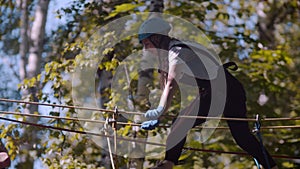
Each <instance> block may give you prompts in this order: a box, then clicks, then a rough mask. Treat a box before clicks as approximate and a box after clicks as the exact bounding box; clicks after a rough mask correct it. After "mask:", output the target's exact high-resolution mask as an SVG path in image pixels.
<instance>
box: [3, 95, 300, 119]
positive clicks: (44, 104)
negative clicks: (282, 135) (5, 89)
mask: <svg viewBox="0 0 300 169" xmlns="http://www.w3.org/2000/svg"><path fill="white" fill-rule="evenodd" d="M0 101H3V102H14V103H23V104H33V105H43V106H51V107H62V108H73V109H81V110H91V111H102V112H108V113H114V112H115V110H108V109H101V108H90V107H79V106H67V105H58V104H48V103H39V102H30V101H22V100H12V99H4V98H0ZM118 112H119V114H134V115H144V113H140V112H130V111H122V110H118ZM167 117H171V118H174V117H176V116H167ZM177 118H188V119H208V120H227V121H228V120H231V121H252V122H255V121H256V119H250V118H226V117H206V116H177ZM290 120H300V117H292V118H265V119H261V121H290Z"/></svg>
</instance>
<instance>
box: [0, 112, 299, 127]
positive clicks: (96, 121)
mask: <svg viewBox="0 0 300 169" xmlns="http://www.w3.org/2000/svg"><path fill="white" fill-rule="evenodd" d="M0 114H7V115H18V116H28V117H36V118H50V119H57V120H71V121H81V122H91V123H101V124H105V123H106V122H105V121H101V120H91V119H83V118H76V117H75V118H74V117H60V116H47V115H39V114H24V113H20V112H10V111H0ZM117 124H118V125H129V126H136V127H138V126H141V124H137V123H125V122H117ZM157 127H158V128H170V127H171V126H157ZM195 128H197V129H221V130H222V129H223V130H227V129H229V127H222V126H218V127H206V126H205V127H204V126H198V127H195ZM297 128H300V125H288V126H264V127H261V129H297Z"/></svg>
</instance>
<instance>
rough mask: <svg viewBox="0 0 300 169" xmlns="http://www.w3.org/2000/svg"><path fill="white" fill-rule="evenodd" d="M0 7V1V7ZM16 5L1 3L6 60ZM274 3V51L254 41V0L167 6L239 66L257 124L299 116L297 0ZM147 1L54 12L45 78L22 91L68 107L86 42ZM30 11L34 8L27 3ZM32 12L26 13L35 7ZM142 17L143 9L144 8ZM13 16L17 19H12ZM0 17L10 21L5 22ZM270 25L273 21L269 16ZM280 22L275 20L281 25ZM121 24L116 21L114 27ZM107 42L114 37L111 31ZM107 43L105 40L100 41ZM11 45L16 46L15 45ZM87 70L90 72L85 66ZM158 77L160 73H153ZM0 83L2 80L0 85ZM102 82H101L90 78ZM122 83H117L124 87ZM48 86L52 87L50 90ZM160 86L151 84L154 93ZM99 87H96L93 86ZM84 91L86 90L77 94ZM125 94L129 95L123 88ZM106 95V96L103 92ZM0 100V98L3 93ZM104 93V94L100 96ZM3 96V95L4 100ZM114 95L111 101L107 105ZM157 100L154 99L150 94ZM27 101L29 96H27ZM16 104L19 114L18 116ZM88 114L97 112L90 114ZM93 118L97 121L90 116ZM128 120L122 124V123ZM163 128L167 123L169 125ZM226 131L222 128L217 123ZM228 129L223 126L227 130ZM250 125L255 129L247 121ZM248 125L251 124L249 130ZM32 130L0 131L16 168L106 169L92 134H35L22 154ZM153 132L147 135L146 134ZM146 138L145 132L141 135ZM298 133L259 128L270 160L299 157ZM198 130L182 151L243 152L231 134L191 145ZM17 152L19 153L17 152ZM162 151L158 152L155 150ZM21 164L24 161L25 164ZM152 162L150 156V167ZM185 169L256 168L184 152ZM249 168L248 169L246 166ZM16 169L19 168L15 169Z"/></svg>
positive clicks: (121, 53)
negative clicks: (35, 163) (29, 162)
mask: <svg viewBox="0 0 300 169" xmlns="http://www.w3.org/2000/svg"><path fill="white" fill-rule="evenodd" d="M1 2H2V1H1ZM13 2H15V1H9V0H6V1H3V2H2V3H1V14H2V15H1V21H3V22H0V23H1V28H0V38H1V44H0V45H1V48H2V50H3V52H4V53H5V54H6V55H16V54H17V53H18V50H19V49H18V45H17V44H18V38H19V37H18V36H17V35H18V33H13V32H17V30H18V29H19V28H18V26H19V25H18V20H17V19H18V16H19V9H18V7H17V6H15V3H13ZM272 2H273V1H265V2H263V3H264V5H265V7H266V8H264V9H263V12H264V13H265V14H266V15H270V16H273V17H275V19H274V18H273V19H274V20H276V17H284V19H281V20H278V22H276V23H274V25H273V26H274V29H272V31H274V35H276V38H275V39H274V40H275V41H276V43H275V47H273V46H272V47H269V45H268V43H269V42H266V41H264V40H263V39H262V38H261V37H260V35H259V29H258V28H257V27H255V25H257V24H258V22H260V20H259V18H258V16H257V13H256V12H257V11H256V10H257V9H256V6H257V5H258V2H256V1H245V0H241V1H236V0H227V1H219V0H210V1H209V0H194V1H184V0H175V1H169V0H165V13H168V14H172V15H176V16H178V17H181V18H184V19H186V20H188V21H190V22H191V23H193V24H195V25H196V26H197V27H198V28H199V29H201V30H202V31H203V32H204V33H205V34H206V35H207V36H208V39H209V40H211V42H212V43H213V44H214V45H215V47H216V49H217V50H218V52H219V56H220V58H221V60H222V61H224V62H226V61H228V60H230V61H236V62H237V63H238V65H239V70H238V71H237V72H233V74H234V75H235V76H236V77H237V78H238V79H240V80H241V82H242V83H243V84H244V86H245V89H246V91H247V99H248V102H247V105H248V110H249V114H248V116H249V117H254V116H255V115H256V114H259V115H260V117H261V118H268V117H299V115H300V107H299V104H300V103H299V100H300V90H299V87H298V86H299V85H300V80H299V78H298V77H299V73H300V66H299V64H300V60H299V55H300V52H299V44H300V42H299V37H300V33H299V31H298V30H299V26H300V25H299V23H300V22H299V12H297V11H296V12H295V10H294V8H297V5H299V4H297V1H296V0H292V1H282V2H280V3H279V4H277V6H274V4H272ZM145 4H147V2H144V1H127V0H120V1H113V2H110V1H96V0H95V1H89V2H87V1H84V0H77V1H73V2H72V4H71V5H70V6H69V7H65V8H62V9H60V10H58V11H57V18H64V17H66V18H67V20H66V23H65V24H62V25H60V26H59V27H58V28H57V29H55V30H54V31H53V32H52V33H51V34H50V35H49V37H47V40H46V41H45V42H46V44H45V47H46V50H45V52H44V55H45V56H46V57H45V58H44V60H43V68H42V71H41V72H42V73H41V74H40V75H38V76H37V77H35V78H32V79H26V80H25V81H24V82H22V84H20V85H19V87H20V89H21V88H30V87H32V86H35V85H38V86H42V87H45V89H46V88H51V90H48V91H50V92H45V90H40V91H39V92H38V94H37V96H38V98H39V100H40V102H45V103H55V104H65V105H73V104H74V101H73V100H72V93H71V90H72V89H71V84H70V79H71V76H70V73H72V72H73V71H74V68H75V67H76V66H78V65H76V61H75V58H76V56H77V59H78V58H80V57H81V55H80V52H81V51H82V49H83V47H84V43H85V42H86V41H87V40H88V38H89V37H90V36H91V35H92V34H93V33H94V32H95V30H97V29H98V28H99V27H101V26H103V25H105V24H107V23H109V22H110V21H113V20H114V19H117V18H120V17H122V16H125V15H128V14H133V13H135V12H139V11H140V10H142V9H143V8H142V7H145ZM32 6H34V2H33V4H32ZM32 6H31V7H30V9H31V8H32ZM279 8H280V9H285V10H286V11H288V12H286V13H284V15H283V14H282V15H279V16H276V15H275V13H276V9H279ZM146 11H147V10H146ZM12 13H14V14H16V15H12ZM4 18H8V20H5V22H4ZM267 19H268V20H270V22H271V19H272V18H267ZM279 21H280V22H279ZM121 24H122V23H120V25H119V26H122V25H121ZM110 33H111V34H110V35H106V36H110V37H111V38H114V33H113V32H110ZM99 43H102V45H106V44H107V43H109V42H99ZM14 44H16V45H14ZM140 48H141V46H140V45H139V44H138V43H137V41H136V39H135V37H133V39H131V37H129V38H128V39H124V40H123V41H121V42H120V43H118V44H117V45H116V46H114V48H109V49H107V50H105V51H104V53H102V55H105V59H104V60H103V62H102V63H101V64H100V65H99V70H98V71H103V70H106V71H111V72H112V73H114V72H115V71H116V68H117V67H118V66H119V64H120V62H121V61H122V60H124V59H125V57H126V56H128V55H130V54H131V53H132V51H134V50H139V49H140ZM85 66H88V64H86V65H85ZM133 68H134V65H131V67H129V68H128V69H129V70H132V69H133ZM130 76H131V77H133V79H134V82H133V83H132V84H131V85H132V86H131V87H132V88H133V91H135V90H136V81H137V77H136V75H135V74H133V73H131V74H130ZM154 76H155V77H157V76H158V75H157V74H154ZM3 78H4V77H3V76H1V79H3ZM95 81H97V82H98V81H99V79H95ZM124 82H125V81H120V83H124ZM49 86H50V87H49ZM158 86H159V84H158V82H157V81H155V82H154V85H153V86H151V89H152V90H154V89H155V88H158ZM96 87H97V86H96ZM82 90H85V89H82ZM124 90H127V89H124ZM102 92H103V91H102ZM104 92H106V94H107V95H108V96H110V101H109V102H107V103H106V105H105V106H107V108H109V109H111V108H113V106H114V103H115V102H116V100H118V99H120V98H118V97H117V96H118V95H117V94H115V93H111V91H110V90H109V89H106V90H104ZM0 94H1V96H2V95H3V94H4V92H1V93H0ZM102 94H104V93H102ZM261 96H267V97H268V100H267V102H265V103H261V102H259V98H260V97H261ZM3 97H7V96H3ZM112 97H113V98H114V99H112ZM155 97H159V96H157V95H156V96H155ZM29 99H30V98H29ZM179 102H180V100H175V106H174V107H173V108H172V109H171V110H174V111H172V113H174V114H176V113H177V112H176V110H178V108H179V107H180V105H179V104H178V103H179ZM22 106H24V105H19V106H18V107H17V108H15V109H16V111H22ZM48 110H50V111H49V112H47V113H48V115H52V116H64V117H77V116H78V114H77V112H76V111H75V110H74V109H62V108H54V107H53V108H50V109H48ZM91 114H93V115H95V114H97V113H91ZM13 118H17V119H20V120H24V121H25V120H30V119H29V118H24V117H20V116H13ZM93 118H96V117H93ZM125 121H126V120H125ZM38 122H39V123H40V124H47V125H51V126H56V127H62V128H70V129H74V130H80V131H82V130H84V129H83V127H82V126H83V125H84V124H83V123H82V122H81V123H80V122H76V121H67V120H49V119H48V120H44V119H39V121H38ZM165 123H170V120H168V119H166V120H165ZM221 125H223V123H221ZM224 125H225V124H224ZM250 125H253V124H252V123H250ZM271 125H299V121H278V122H277V121H276V122H263V126H271ZM250 127H251V126H250ZM25 129H26V130H30V129H31V127H29V126H25V125H20V124H8V123H4V124H2V125H1V138H4V139H5V142H6V147H7V148H8V149H9V154H10V155H11V158H12V160H15V161H16V163H18V162H20V161H22V160H26V158H32V159H37V158H38V159H40V160H42V162H43V163H44V165H45V166H47V167H48V168H108V167H109V162H107V158H108V156H107V152H105V151H104V150H102V149H101V148H99V146H97V145H96V144H95V143H94V142H93V141H92V140H91V136H89V135H83V134H78V133H68V132H61V131H55V130H46V129H39V130H38V132H37V133H36V136H34V137H37V138H38V142H37V143H36V145H35V150H32V151H30V152H29V151H26V149H22V146H24V145H26V143H27V142H28V141H29V140H30V139H31V136H27V135H26V133H23V132H22V131H24V130H25ZM130 129H131V128H130V127H128V126H127V127H123V126H121V127H120V130H119V134H120V135H124V136H125V135H130V134H131V133H130ZM151 133H152V134H153V135H154V136H157V135H159V136H161V137H164V134H161V133H166V130H164V129H157V130H156V131H154V132H151ZM151 133H150V134H151ZM142 134H144V133H142ZM299 134H300V133H299V131H298V129H268V130H263V136H264V142H265V145H266V147H267V149H268V150H269V151H270V153H271V154H285V155H290V156H299V150H298V149H299V145H300V139H299ZM196 135H197V131H196V130H193V131H192V132H191V133H190V135H189V139H188V140H189V141H188V143H187V146H190V147H194V148H205V149H214V150H224V151H241V150H240V149H239V148H238V147H237V146H236V145H235V143H234V142H233V140H232V137H231V135H230V134H229V131H225V132H224V131H221V130H220V131H216V132H215V133H214V135H213V136H212V138H210V139H209V140H208V141H207V142H205V143H200V142H199V141H197V140H195V139H194V138H195V136H196ZM21 149H22V151H20V150H21ZM155 151H161V149H154V150H153V152H155ZM24 158H25V159H24ZM155 159H156V158H147V160H148V162H153V161H154V160H155ZM127 160H128V159H126V158H120V159H119V163H120V166H123V167H125V166H126V165H125V162H126V161H127ZM180 160H182V163H181V164H180V165H179V166H176V168H178V169H179V168H253V165H254V162H253V160H252V159H251V158H250V157H248V156H245V157H239V156H235V155H220V154H216V155H214V154H210V153H203V152H195V151H186V152H184V153H183V154H182V156H181V159H180ZM276 161H277V162H278V164H279V168H296V167H298V166H299V163H297V162H296V161H293V160H281V159H276ZM249 164H250V165H249ZM16 166H17V167H19V166H18V165H16Z"/></svg>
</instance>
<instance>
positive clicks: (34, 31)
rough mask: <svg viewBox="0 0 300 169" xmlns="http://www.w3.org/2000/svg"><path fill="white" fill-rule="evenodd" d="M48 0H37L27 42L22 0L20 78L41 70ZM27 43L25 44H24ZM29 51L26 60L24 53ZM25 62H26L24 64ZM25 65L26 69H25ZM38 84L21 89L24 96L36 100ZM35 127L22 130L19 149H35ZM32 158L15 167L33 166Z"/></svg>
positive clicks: (31, 110) (30, 110)
mask: <svg viewBox="0 0 300 169" xmlns="http://www.w3.org/2000/svg"><path fill="white" fill-rule="evenodd" d="M49 2H50V0H39V1H38V4H37V6H36V10H35V15H34V20H33V23H32V27H31V33H30V43H28V41H29V40H28V37H27V32H28V25H29V24H28V22H27V21H28V16H29V13H28V11H27V10H26V9H27V7H28V6H27V4H28V0H23V1H22V18H21V19H22V28H21V36H22V42H21V48H20V55H21V60H20V75H21V80H24V79H25V78H27V79H31V78H34V77H36V76H37V75H38V74H39V73H40V72H41V59H42V53H43V49H44V48H43V46H44V36H45V26H46V20H47V11H48V6H49ZM26 43H27V44H26ZM28 51H29V55H28V60H27V59H26V58H27V57H26V55H27V53H28ZM26 63H27V64H26ZM26 66H27V69H26ZM38 86H39V81H37V82H36V85H35V86H31V87H29V88H28V89H26V90H24V91H23V93H22V94H23V97H24V98H30V100H31V101H35V102H38V99H37V97H36V92H37V89H38ZM37 111H38V105H27V106H26V107H25V109H24V113H27V114H30V113H31V114H33V113H35V112H37ZM28 121H30V122H33V123H37V121H38V119H37V118H31V119H30V118H29V119H28ZM37 133H38V131H37V129H36V128H32V127H30V128H28V129H26V130H25V131H24V135H23V137H24V138H26V140H27V143H24V144H23V145H22V147H21V150H25V152H30V151H36V150H35V148H34V145H35V144H37V142H38V138H37ZM34 160H35V159H32V158H31V157H30V155H29V154H28V155H27V156H26V158H22V160H21V161H20V163H18V164H17V168H29V169H30V168H34Z"/></svg>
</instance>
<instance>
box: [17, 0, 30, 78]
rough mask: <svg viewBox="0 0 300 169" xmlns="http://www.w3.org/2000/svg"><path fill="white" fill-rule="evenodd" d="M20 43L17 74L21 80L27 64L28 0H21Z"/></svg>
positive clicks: (24, 76) (24, 75)
mask: <svg viewBox="0 0 300 169" xmlns="http://www.w3.org/2000/svg"><path fill="white" fill-rule="evenodd" d="M21 11H22V14H21V31H20V34H21V44H20V64H19V66H20V67H19V74H20V80H21V81H23V80H24V79H25V78H26V74H27V71H26V65H27V53H28V1H27V0H22V1H21Z"/></svg>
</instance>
